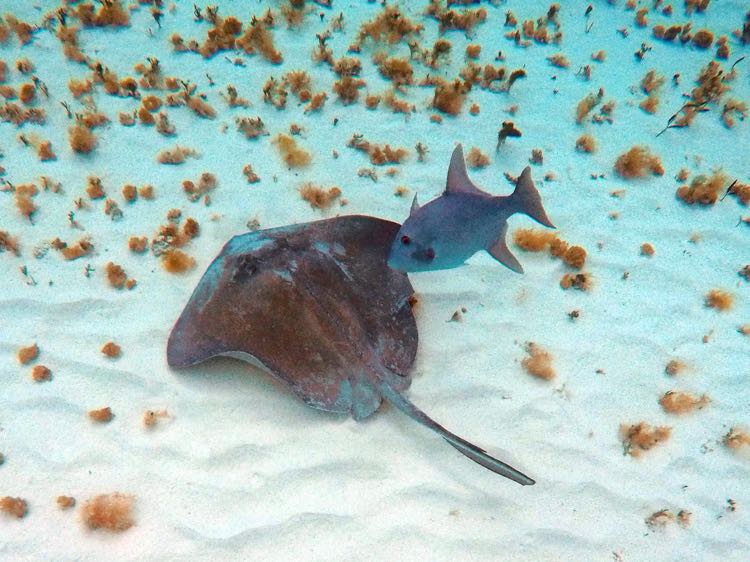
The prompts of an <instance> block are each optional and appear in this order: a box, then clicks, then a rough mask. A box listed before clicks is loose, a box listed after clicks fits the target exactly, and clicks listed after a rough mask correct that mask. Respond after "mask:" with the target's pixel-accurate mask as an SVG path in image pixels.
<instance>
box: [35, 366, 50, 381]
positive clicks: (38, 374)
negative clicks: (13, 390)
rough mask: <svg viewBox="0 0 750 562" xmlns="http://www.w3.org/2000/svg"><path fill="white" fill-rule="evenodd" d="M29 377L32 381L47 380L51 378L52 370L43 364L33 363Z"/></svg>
mask: <svg viewBox="0 0 750 562" xmlns="http://www.w3.org/2000/svg"><path fill="white" fill-rule="evenodd" d="M31 378H32V379H33V381H34V382H47V381H50V380H52V371H51V370H50V369H49V367H47V366H45V365H34V367H33V368H32V369H31Z"/></svg>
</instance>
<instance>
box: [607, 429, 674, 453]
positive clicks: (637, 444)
mask: <svg viewBox="0 0 750 562" xmlns="http://www.w3.org/2000/svg"><path fill="white" fill-rule="evenodd" d="M671 434H672V428H671V427H667V426H658V427H652V426H650V425H648V424H647V423H645V422H640V423H637V424H634V425H627V424H622V425H621V426H620V437H621V439H622V445H623V448H624V451H625V454H626V455H630V456H633V457H639V456H641V454H642V453H643V451H648V450H649V449H652V448H653V447H655V446H656V445H658V444H659V443H663V442H664V441H666V440H667V439H669V437H670V435H671Z"/></svg>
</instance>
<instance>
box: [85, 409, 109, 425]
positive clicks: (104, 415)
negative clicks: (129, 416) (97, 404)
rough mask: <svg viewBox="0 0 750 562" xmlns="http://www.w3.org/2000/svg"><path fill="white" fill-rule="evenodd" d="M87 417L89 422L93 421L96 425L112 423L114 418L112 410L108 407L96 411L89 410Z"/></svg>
mask: <svg viewBox="0 0 750 562" xmlns="http://www.w3.org/2000/svg"><path fill="white" fill-rule="evenodd" d="M88 416H89V419H90V420H91V421H95V422H96V423H109V422H111V421H112V418H114V417H115V415H114V414H113V413H112V408H110V407H109V406H107V407H105V408H99V409H97V410H90V411H89V414H88Z"/></svg>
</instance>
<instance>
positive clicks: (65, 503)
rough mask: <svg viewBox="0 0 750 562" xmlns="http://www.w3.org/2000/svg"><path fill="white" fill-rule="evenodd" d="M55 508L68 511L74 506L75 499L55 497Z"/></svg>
mask: <svg viewBox="0 0 750 562" xmlns="http://www.w3.org/2000/svg"><path fill="white" fill-rule="evenodd" d="M56 501H57V507H59V508H60V509H70V508H72V507H74V506H75V504H76V499H75V498H74V497H71V496H57V500H56Z"/></svg>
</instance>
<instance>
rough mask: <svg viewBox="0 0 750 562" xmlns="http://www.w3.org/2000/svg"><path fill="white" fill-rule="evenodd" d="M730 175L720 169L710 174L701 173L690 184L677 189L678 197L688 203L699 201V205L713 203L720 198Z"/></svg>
mask: <svg viewBox="0 0 750 562" xmlns="http://www.w3.org/2000/svg"><path fill="white" fill-rule="evenodd" d="M728 183H729V176H727V174H725V173H724V172H723V171H721V170H718V171H716V172H714V173H713V174H711V175H710V176H706V175H702V174H701V175H699V176H696V177H694V178H693V181H691V182H690V185H689V186H688V185H683V186H681V187H679V188H678V189H677V192H676V195H677V198H678V199H682V200H683V201H684V202H685V203H687V204H688V205H693V204H695V203H698V204H699V205H704V206H708V205H713V204H714V203H716V202H717V201H718V200H719V196H720V195H721V193H722V192H723V191H724V190H725V189H726V185H727V184H728Z"/></svg>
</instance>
